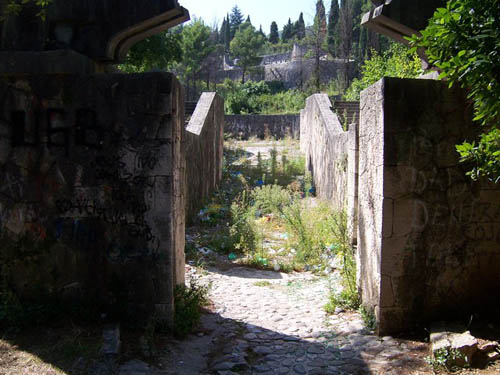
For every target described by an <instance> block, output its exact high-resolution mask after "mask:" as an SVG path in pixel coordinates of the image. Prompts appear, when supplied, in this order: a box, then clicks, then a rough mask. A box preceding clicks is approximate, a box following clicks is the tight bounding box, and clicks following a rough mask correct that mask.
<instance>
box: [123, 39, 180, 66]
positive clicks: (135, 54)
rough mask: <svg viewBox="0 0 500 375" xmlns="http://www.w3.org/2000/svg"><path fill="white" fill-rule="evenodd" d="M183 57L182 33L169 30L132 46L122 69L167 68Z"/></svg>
mask: <svg viewBox="0 0 500 375" xmlns="http://www.w3.org/2000/svg"><path fill="white" fill-rule="evenodd" d="M181 59H182V47H181V34H179V33H175V32H172V31H167V32H164V33H160V34H157V35H153V36H150V37H149V38H147V39H144V40H142V41H140V42H138V43H137V44H135V45H134V46H132V48H131V49H130V51H129V53H128V54H127V57H126V58H125V62H124V63H123V64H122V65H120V69H121V70H123V71H125V72H128V73H141V72H146V71H150V70H166V69H167V67H168V65H169V64H171V63H173V62H176V61H180V60H181Z"/></svg>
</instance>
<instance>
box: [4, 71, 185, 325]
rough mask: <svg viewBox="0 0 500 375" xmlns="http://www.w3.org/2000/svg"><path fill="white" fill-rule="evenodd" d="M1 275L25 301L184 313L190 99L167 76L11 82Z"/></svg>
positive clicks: (125, 312) (7, 85)
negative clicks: (179, 300)
mask: <svg viewBox="0 0 500 375" xmlns="http://www.w3.org/2000/svg"><path fill="white" fill-rule="evenodd" d="M0 97H1V98H2V100H1V101H0V106H1V107H0V177H1V179H2V181H4V183H3V184H2V185H1V186H0V189H1V190H0V192H1V194H0V207H1V217H0V219H1V220H0V232H1V235H2V248H1V250H0V251H1V265H2V270H8V272H3V273H2V277H3V278H5V279H4V280H5V282H6V283H8V285H9V287H10V288H11V291H12V292H14V293H15V294H16V295H18V297H19V298H20V300H21V301H23V302H26V303H30V301H31V302H33V301H36V300H37V299H38V298H42V297H43V298H47V297H50V298H51V299H52V300H55V299H57V300H62V301H68V304H71V305H77V304H78V303H85V304H86V305H87V306H89V307H90V308H91V310H92V311H98V312H99V313H106V312H111V311H119V313H120V316H121V317H122V318H123V317H133V318H134V319H136V320H137V319H141V318H146V317H148V316H150V315H151V314H152V313H153V312H154V311H157V312H159V313H161V314H162V315H163V316H164V317H166V319H168V321H169V323H170V324H171V323H172V319H173V309H174V307H173V289H174V286H175V284H178V283H183V282H184V206H185V204H184V183H185V180H184V170H185V165H184V163H185V161H184V153H183V148H182V147H181V140H182V132H183V129H184V98H183V94H182V88H181V86H180V84H179V83H178V81H177V80H176V79H175V77H174V76H173V75H171V74H166V73H147V74H130V75H124V74H109V75H104V74H103V75H72V74H66V75H25V76H23V77H22V78H9V77H4V79H3V80H2V82H1V83H0Z"/></svg>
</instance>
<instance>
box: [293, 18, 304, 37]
mask: <svg viewBox="0 0 500 375" xmlns="http://www.w3.org/2000/svg"><path fill="white" fill-rule="evenodd" d="M293 34H294V36H296V37H297V39H299V40H300V39H304V38H305V36H306V24H305V22H304V14H303V13H302V12H300V16H299V19H298V20H297V22H295V25H294V33H293Z"/></svg>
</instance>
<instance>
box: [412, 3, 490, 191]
mask: <svg viewBox="0 0 500 375" xmlns="http://www.w3.org/2000/svg"><path fill="white" fill-rule="evenodd" d="M499 14H500V2H499V1H498V0H449V1H448V3H447V4H446V7H445V8H439V9H437V11H436V12H435V13H434V16H433V17H432V18H431V20H430V21H429V25H428V26H427V28H426V29H425V30H423V31H422V35H421V36H420V37H416V36H414V37H413V38H412V39H411V41H412V43H413V44H414V45H415V49H416V48H417V47H420V48H423V49H425V52H426V55H427V57H428V60H429V62H430V63H431V64H432V65H434V66H436V67H437V68H438V69H439V70H440V71H441V76H440V77H441V78H446V79H447V80H448V81H449V82H450V86H453V85H459V86H461V87H463V88H465V89H467V90H468V97H469V98H470V99H471V100H472V101H473V103H474V112H475V117H474V120H475V121H478V122H479V123H480V124H481V125H483V126H484V130H483V133H482V135H481V136H480V140H479V143H478V144H477V145H476V144H475V142H473V143H468V142H465V143H464V144H463V145H462V146H459V147H458V152H459V153H460V154H461V157H462V161H466V162H469V161H472V162H474V163H475V167H474V168H473V169H472V171H471V172H470V175H471V176H472V178H474V179H477V178H479V177H480V176H483V175H484V176H486V177H488V178H489V179H491V180H493V181H496V182H498V181H499V180H500V134H499V132H498V131H497V130H496V129H498V128H499V120H500V101H499V100H498V98H499V97H500V42H499V41H500V17H499V16H498V15H499Z"/></svg>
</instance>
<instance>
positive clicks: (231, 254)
mask: <svg viewBox="0 0 500 375" xmlns="http://www.w3.org/2000/svg"><path fill="white" fill-rule="evenodd" d="M227 258H228V259H229V260H235V259H236V254H235V253H230V254H229V255H228V256H227Z"/></svg>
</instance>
